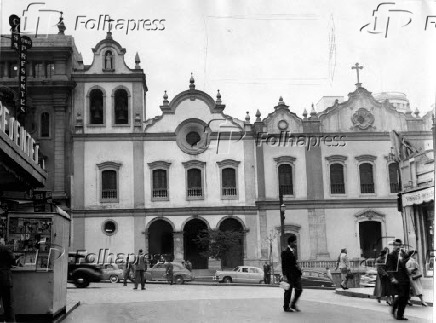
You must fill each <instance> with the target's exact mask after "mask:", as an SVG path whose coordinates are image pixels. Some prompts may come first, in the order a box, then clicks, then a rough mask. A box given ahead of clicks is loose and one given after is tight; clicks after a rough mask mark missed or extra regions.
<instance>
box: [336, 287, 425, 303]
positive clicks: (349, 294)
mask: <svg viewBox="0 0 436 323" xmlns="http://www.w3.org/2000/svg"><path fill="white" fill-rule="evenodd" d="M336 294H338V295H342V296H346V297H359V298H371V299H377V297H375V296H374V295H370V294H365V293H359V292H354V291H350V290H340V289H336ZM383 299H384V297H383ZM410 301H411V303H412V304H414V305H419V306H421V302H420V301H417V300H414V299H412V300H410ZM426 303H427V305H428V306H429V307H433V302H426Z"/></svg>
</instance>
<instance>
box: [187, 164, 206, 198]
mask: <svg viewBox="0 0 436 323" xmlns="http://www.w3.org/2000/svg"><path fill="white" fill-rule="evenodd" d="M187 176H188V192H187V196H188V198H189V197H198V196H203V185H202V181H201V170H200V169H198V168H191V169H188V171H187Z"/></svg>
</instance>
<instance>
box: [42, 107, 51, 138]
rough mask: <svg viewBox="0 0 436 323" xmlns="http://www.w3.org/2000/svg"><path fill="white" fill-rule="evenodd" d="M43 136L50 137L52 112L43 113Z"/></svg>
mask: <svg viewBox="0 0 436 323" xmlns="http://www.w3.org/2000/svg"><path fill="white" fill-rule="evenodd" d="M41 137H50V113H48V112H43V113H41Z"/></svg>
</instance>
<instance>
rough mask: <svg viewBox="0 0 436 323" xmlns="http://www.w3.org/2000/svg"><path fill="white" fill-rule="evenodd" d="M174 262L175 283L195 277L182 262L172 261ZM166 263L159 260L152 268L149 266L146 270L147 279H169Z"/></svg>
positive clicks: (181, 282)
mask: <svg viewBox="0 0 436 323" xmlns="http://www.w3.org/2000/svg"><path fill="white" fill-rule="evenodd" d="M171 263H172V264H173V277H174V283H176V284H183V283H184V282H186V281H191V280H193V279H194V276H193V275H192V273H191V272H190V271H189V270H188V269H186V267H185V266H184V265H183V264H182V263H180V262H171ZM166 272H167V268H166V264H165V263H162V262H158V263H157V264H156V265H154V266H153V267H152V268H148V269H147V271H146V272H145V279H147V281H167V276H166Z"/></svg>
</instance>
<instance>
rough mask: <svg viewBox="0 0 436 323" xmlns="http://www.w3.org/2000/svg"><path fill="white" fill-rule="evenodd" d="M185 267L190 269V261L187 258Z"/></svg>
mask: <svg viewBox="0 0 436 323" xmlns="http://www.w3.org/2000/svg"><path fill="white" fill-rule="evenodd" d="M185 266H186V269H188V270H189V271H192V263H191V262H190V261H189V260H186V264H185Z"/></svg>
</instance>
